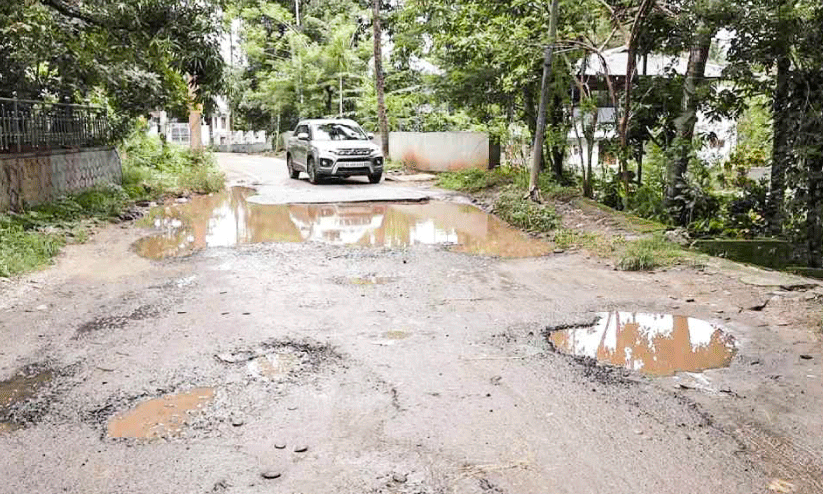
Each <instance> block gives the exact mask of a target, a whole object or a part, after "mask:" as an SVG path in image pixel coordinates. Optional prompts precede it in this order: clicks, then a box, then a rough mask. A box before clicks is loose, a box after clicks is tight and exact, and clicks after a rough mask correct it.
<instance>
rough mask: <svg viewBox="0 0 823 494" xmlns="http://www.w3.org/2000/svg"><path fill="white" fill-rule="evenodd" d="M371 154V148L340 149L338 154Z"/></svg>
mask: <svg viewBox="0 0 823 494" xmlns="http://www.w3.org/2000/svg"><path fill="white" fill-rule="evenodd" d="M370 154H371V149H339V150H337V155H338V156H368V155H370Z"/></svg>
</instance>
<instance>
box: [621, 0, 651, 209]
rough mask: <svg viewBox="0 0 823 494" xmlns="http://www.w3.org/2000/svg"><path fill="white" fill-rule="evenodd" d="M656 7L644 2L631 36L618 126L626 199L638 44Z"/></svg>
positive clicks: (646, 0) (627, 194)
mask: <svg viewBox="0 0 823 494" xmlns="http://www.w3.org/2000/svg"><path fill="white" fill-rule="evenodd" d="M653 6H654V0H643V1H642V2H641V3H640V7H639V8H638V10H637V15H636V16H635V18H634V23H633V24H632V30H631V33H630V34H629V40H628V41H629V42H628V51H627V54H626V55H627V59H626V82H625V88H624V89H623V108H622V112H621V115H620V123H619V125H618V134H619V136H620V153H619V156H618V160H619V163H620V175H621V176H622V177H623V186H624V187H625V189H626V197H627V198H628V197H629V174H628V170H627V168H628V156H627V149H628V146H629V120H630V119H631V105H632V86H633V84H634V73H635V72H636V71H637V44H638V42H639V41H640V33H641V32H642V31H643V23H644V22H646V18H647V17H648V16H649V13H650V12H651V10H652V7H653Z"/></svg>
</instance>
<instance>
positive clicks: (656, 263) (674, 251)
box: [617, 235, 682, 271]
mask: <svg viewBox="0 0 823 494" xmlns="http://www.w3.org/2000/svg"><path fill="white" fill-rule="evenodd" d="M681 257H682V252H681V250H680V249H679V248H678V247H677V246H676V245H675V244H673V243H671V242H668V241H666V239H665V238H664V237H663V236H662V235H654V236H652V237H649V238H641V239H639V240H635V241H634V242H630V243H628V244H627V245H626V249H625V251H624V252H623V254H622V255H621V256H620V260H619V261H618V263H617V267H618V268H619V269H621V270H623V271H651V270H653V269H656V268H659V267H661V266H668V265H671V264H673V263H674V262H675V261H676V260H678V259H680V258H681Z"/></svg>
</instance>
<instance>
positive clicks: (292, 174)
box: [286, 155, 300, 180]
mask: <svg viewBox="0 0 823 494" xmlns="http://www.w3.org/2000/svg"><path fill="white" fill-rule="evenodd" d="M286 168H288V169H289V177H291V178H293V179H295V180H297V179H298V178H300V170H295V169H294V161H293V160H292V159H291V155H289V156H288V158H286Z"/></svg>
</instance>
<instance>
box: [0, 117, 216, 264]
mask: <svg viewBox="0 0 823 494" xmlns="http://www.w3.org/2000/svg"><path fill="white" fill-rule="evenodd" d="M120 155H121V157H122V161H123V186H122V187H120V186H106V187H97V188H93V189H90V190H86V191H84V192H81V193H79V194H73V195H70V196H66V197H63V198H60V199H58V200H56V201H53V202H49V203H46V204H42V205H39V206H36V207H32V208H27V209H26V210H24V211H22V212H19V213H0V277H9V276H14V275H18V274H22V273H26V272H29V271H33V270H36V269H38V268H40V267H42V266H44V265H47V264H49V263H50V262H51V260H52V258H53V257H54V256H55V255H57V253H58V252H60V248H61V247H63V246H64V245H65V244H66V243H71V242H74V243H77V242H84V241H85V240H86V239H87V238H88V235H89V231H90V229H91V228H92V227H93V225H94V224H95V223H96V222H101V221H112V220H117V219H118V217H119V216H120V215H121V214H122V213H123V212H124V211H125V210H126V209H128V208H129V207H130V206H131V205H133V204H134V203H135V202H136V201H145V200H160V199H161V198H163V197H164V196H169V195H180V194H188V193H210V192H217V191H219V190H222V189H223V188H224V186H225V185H224V184H225V177H224V176H223V173H222V172H220V170H219V169H218V168H217V164H216V162H215V159H214V155H213V154H211V153H210V152H206V151H204V152H198V153H193V152H191V151H190V150H188V149H186V148H182V147H178V146H174V145H164V144H163V143H162V142H161V141H160V139H159V138H156V137H150V136H148V135H146V133H145V130H144V129H137V130H135V132H134V133H132V134H131V135H130V136H129V137H128V138H127V139H126V141H125V142H124V143H123V145H122V146H121V147H120Z"/></svg>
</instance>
